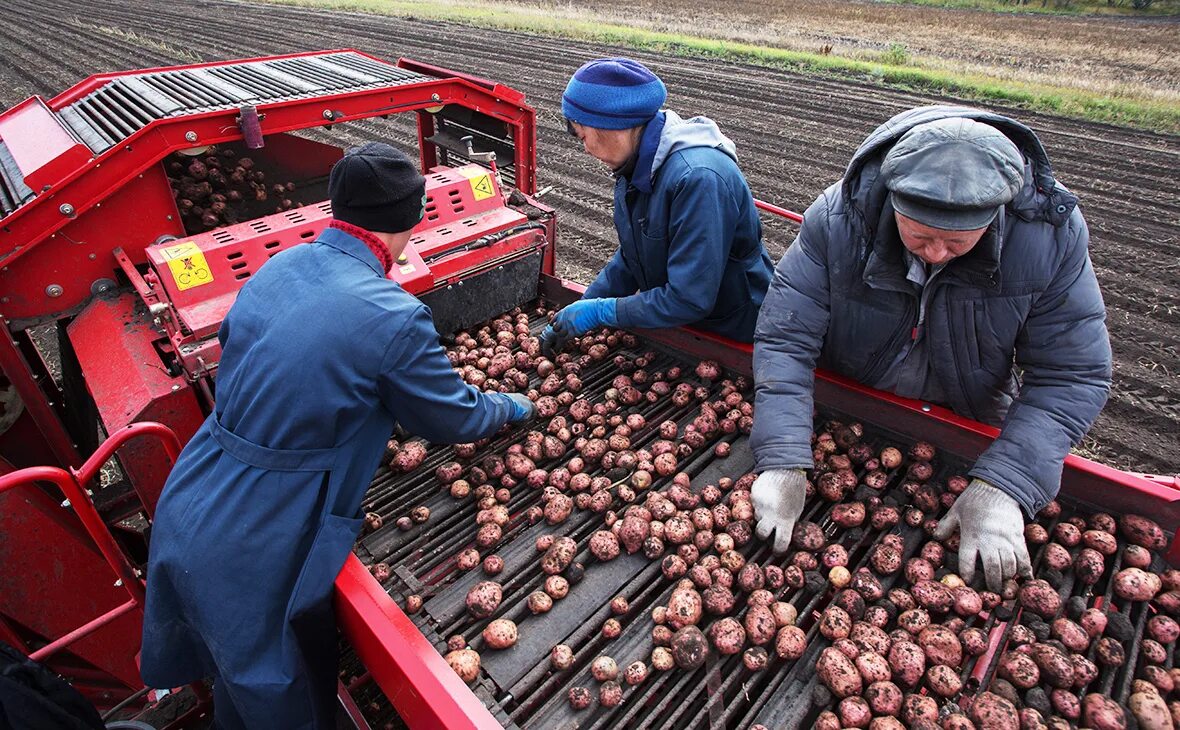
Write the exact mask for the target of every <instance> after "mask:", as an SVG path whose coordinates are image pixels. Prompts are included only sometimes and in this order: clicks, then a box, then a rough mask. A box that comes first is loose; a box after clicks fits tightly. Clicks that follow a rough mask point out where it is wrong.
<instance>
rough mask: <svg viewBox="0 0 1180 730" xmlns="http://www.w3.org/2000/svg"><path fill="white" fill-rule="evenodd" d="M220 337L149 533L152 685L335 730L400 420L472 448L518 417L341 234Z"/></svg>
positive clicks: (259, 294)
mask: <svg viewBox="0 0 1180 730" xmlns="http://www.w3.org/2000/svg"><path fill="white" fill-rule="evenodd" d="M219 337H220V339H221V343H222V347H223V353H222V359H221V363H220V365H219V372H218V377H217V393H216V397H217V405H216V409H215V412H214V413H213V414H211V415H210V416H209V418H208V419H207V420H206V421H205V423H204V424H203V425H202V426H201V428H200V429H199V430H198V431H197V433H196V435H195V436H194V437H193V439H192V441H190V442H189V444H188V445H187V446H186V447H185V449H184V451H183V453H182V454H181V456H180V459H179V461H178V462H177V464H176V467H175V468H174V469H173V470H172V473H171V475H170V476H169V478H168V482H167V484H166V485H165V487H164V491H163V494H162V495H161V498H160V503H159V505H158V507H157V511H156V518H155V522H154V524H153V528H152V540H151V549H150V556H149V561H148V581H147V592H148V595H147V606H146V610H145V616H144V637H143V657H142V673H143V677H144V681H145V682H146V683H147V684H148V685H150V686H153V687H176V686H180V685H182V684H185V683H187V682H191V681H193V680H196V679H199V678H202V677H210V676H216V677H217V678H218V680H219V691H218V702H217V704H218V707H217V720H218V722H219V724H220V725H224V726H227V727H238V726H243V727H251V728H255V727H282V728H304V727H307V728H311V727H316V728H319V727H334V724H333V721H332V718H333V712H332V702H333V697H334V692H335V682H336V632H335V622H334V618H333V615H332V610H331V603H330V600H329V599H330V597H331V591H332V584H333V581H334V580H335V577H336V574H337V573H338V572H339V570H340V568H341V566H342V565H343V564H344V560H345V558H346V557H347V555H348V553H349V551H350V550H351V549H352V546H353V543H354V542H355V540H356V538H357V535H358V533H359V531H360V527H361V519H360V515H359V509H360V505H361V499H362V497H363V496H364V493H365V490H366V488H367V487H368V485H369V482H370V480H371V478H372V476H373V473H374V472H375V471H376V469H377V465H378V463H379V461H380V459H381V457H382V454H383V453H384V449H385V444H386V441H387V440H388V439H389V435H390V433H391V432H392V431H393V427H394V423H395V421H396V422H398V423H400V424H401V425H402V426H403V427H404V428H406V429H407V430H409V431H411V432H413V433H416V434H418V435H420V436H423V437H425V438H426V439H428V440H430V441H435V442H444V443H450V442H466V441H474V440H476V439H479V438H483V437H485V436H488V435H490V434H492V433H494V432H495V431H496V430H497V429H499V428H500V426H501V425H503V424H504V423H505V422H506V421H507V420H508V419H509V417H510V416H511V414H512V413H513V406H512V404H511V401H509V400H508V398H507V397H506V396H503V395H500V394H492V395H485V394H481V393H479V392H477V391H476V390H475V389H474V388H472V387H470V386H468V385H466V384H465V383H463V382H462V381H461V380H460V379H459V377H458V376H457V375H456V374H455V372H454V371H453V370H452V369H451V366H450V364H449V363H448V362H447V358H446V356H445V354H444V353H443V350H442V348H441V347H440V345H439V342H438V334H437V333H436V332H435V330H434V325H433V323H432V321H431V318H430V312H429V310H427V308H426V307H425V306H424V305H423V304H422V303H421V302H419V301H418V300H417V299H415V298H414V297H412V296H410V295H409V294H407V293H406V292H405V291H404V290H403V289H402V288H401V287H400V286H398V285H397V284H396V283H394V282H392V281H390V280H388V279H386V278H385V276H384V275H383V272H382V271H381V266H380V264H379V263H378V261H377V257H376V256H375V255H374V254H373V253H372V252H371V251H370V250H369V249H368V248H367V247H366V246H365V245H364V243H362V242H361V241H359V240H357V239H356V238H354V237H352V236H350V235H348V234H346V233H344V232H342V231H338V230H335V229H328V230H326V231H325V232H324V233H323V234H322V235H321V236H320V237H319V239H318V240H317V241H316V242H314V243H312V244H309V245H304V246H296V247H294V248H292V249H290V250H287V251H284V252H283V253H280V254H278V255H277V256H275V257H274V258H273V259H272V260H271V261H269V262H267V263H266V265H264V266H263V267H262V268H261V269H260V270H259V271H258V272H257V273H256V274H255V275H254V276H253V277H251V279H250V280H249V281H248V282H247V283H246V285H245V286H244V287H243V288H242V290H241V292H240V293H239V295H238V298H237V301H236V302H235V304H234V306H233V307H232V308H231V309H230V311H229V314H228V315H227V316H226V319H225V322H224V323H223V324H222V327H221V331H220V332H219ZM226 698H228V699H226Z"/></svg>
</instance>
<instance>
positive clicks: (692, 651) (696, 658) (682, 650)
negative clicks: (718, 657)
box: [653, 626, 709, 669]
mask: <svg viewBox="0 0 1180 730" xmlns="http://www.w3.org/2000/svg"><path fill="white" fill-rule="evenodd" d="M671 652H672V660H673V661H674V662H675V663H676V666H678V667H680V668H681V669H696V668H697V667H699V666H701V665H702V664H704V663H705V658H706V657H707V656H708V654H709V642H708V641H707V640H706V639H705V635H704V634H703V633H701V630H700V629H698V628H697V627H696V626H685V627H684V628H682V629H680V630H679V631H677V632H676V633H675V635H673V636H672V646H671ZM653 662H654V652H653Z"/></svg>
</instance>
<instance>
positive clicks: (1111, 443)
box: [0, 0, 1180, 471]
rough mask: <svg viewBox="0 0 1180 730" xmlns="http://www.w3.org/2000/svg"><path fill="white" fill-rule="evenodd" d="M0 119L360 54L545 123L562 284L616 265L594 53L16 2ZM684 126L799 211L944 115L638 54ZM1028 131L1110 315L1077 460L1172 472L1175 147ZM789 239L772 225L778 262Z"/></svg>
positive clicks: (837, 85)
mask: <svg viewBox="0 0 1180 730" xmlns="http://www.w3.org/2000/svg"><path fill="white" fill-rule="evenodd" d="M0 39H2V42H3V47H4V49H5V53H4V57H5V58H4V62H3V63H2V64H0V104H3V105H11V104H13V103H15V102H17V101H20V100H21V99H23V98H24V97H26V96H28V95H29V94H42V95H45V96H52V95H53V94H55V93H57V92H58V91H61V90H62V89H64V88H66V87H68V86H69V85H71V84H73V83H75V82H76V81H78V80H81V79H82V78H84V77H85V76H87V75H88V74H91V73H96V72H101V71H115V70H124V69H135V68H142V67H148V66H160V65H170V64H175V63H191V62H194V61H198V60H204V61H212V60H220V59H229V58H242V57H250V56H259V55H265V54H272V53H288V52H294V51H303V50H313V49H321V48H339V47H354V48H358V49H360V50H363V51H366V52H368V53H372V54H374V55H377V56H381V57H385V58H391V59H392V58H396V57H398V56H409V57H413V58H416V59H420V60H423V61H428V62H431V63H434V64H437V65H441V66H447V67H451V68H455V69H459V70H463V71H468V72H473V73H476V74H478V75H481V76H484V77H487V78H491V79H495V80H497V81H500V82H503V83H506V84H508V85H511V86H514V87H516V88H519V89H521V90H523V91H524V92H526V93H527V94H528V97H529V99H530V101H531V103H532V104H533V105H534V106H536V107H537V109H538V111H539V117H540V119H539V130H538V135H539V149H540V166H541V173H540V183H539V184H540V186H542V187H544V186H553V190H552V192H550V193H549V195H548V196H547V198H546V202H548V203H549V204H550V205H552V206H554V207H555V208H557V209H558V211H559V212H560V214H561V217H560V232H561V238H560V241H561V248H560V249H559V252H558V256H559V261H560V267H561V273H562V274H563V275H565V276H567V277H570V278H574V279H579V280H582V281H587V280H589V278H590V277H592V276H593V274H594V272H595V271H596V270H597V269H598V267H599V266H600V265H601V264H602V263H603V262H604V261H605V260H606V257H607V256H608V255H609V254H610V253H611V251H612V250H613V248H614V245H615V244H614V235H613V230H612V228H611V222H610V179H609V177H608V176H607V174H606V172H605V170H604V169H602V168H601V166H600V165H598V163H597V162H595V161H594V160H592V159H590V158H589V157H587V156H586V155H584V154H583V153H582V151H581V149H580V147H579V146H578V145H577V144H576V143H575V142H574V141H573V140H572V139H570V138H569V137H568V136H567V135H566V133H565V126H564V123H563V122H562V120H561V116H560V95H561V90H562V88H563V87H564V85H565V82H566V79H567V78H568V76H569V74H570V73H571V72H572V71H573V70H574V69H575V68H576V67H577V66H578V65H579V64H581V63H582V62H583V61H585V60H587V59H589V58H593V57H597V56H603V55H620V54H624V53H627V51H625V50H622V49H618V48H612V47H609V46H603V45H598V44H592V43H577V42H571V41H567V40H555V39H549V38H542V37H536V36H530V35H526V34H518V33H507V32H500V31H485V30H480V29H477V28H469V27H461V26H453V25H440V24H436V23H424V22H420V21H413V20H401V19H393V18H386V17H379V16H371V15H363V14H356V13H344V12H327V11H319V10H308V9H301V8H295V7H283V6H274V5H263V4H251V3H238V2H225V1H220V0H205V1H201V2H193V3H181V4H174V5H173V4H167V5H166V4H163V3H158V2H144V1H143V0H129V1H127V2H118V3H115V2H109V1H106V2H80V1H78V0H58V1H57V2H54V3H52V5H47V4H43V3H35V2H31V1H30V0H10V2H8V3H6V4H5V9H4V12H3V13H0ZM630 55H633V56H635V57H637V58H639V59H640V60H642V61H643V62H644V63H647V64H648V65H650V66H651V67H652V68H653V69H654V70H656V71H657V73H659V74H660V75H661V76H662V77H663V78H664V80H665V81H666V83H667V84H668V87H669V88H670V90H671V97H670V99H669V106H670V107H671V108H674V109H676V110H678V111H679V112H680V113H681V114H685V115H689V114H705V115H707V116H710V117H712V118H713V119H715V120H716V121H717V122H718V124H720V125H721V128H722V129H723V130H724V131H725V132H726V133H727V134H729V135H730V136H731V137H732V138H733V139H734V140H735V142H736V143H737V146H738V151H739V155H740V157H741V160H742V166H743V168H744V170H745V172H746V175H747V177H748V178H749V180H750V184H751V187H753V189H754V191H755V194H756V195H758V196H759V197H761V198H763V199H766V200H769V201H771V202H775V203H778V204H780V205H784V206H786V207H790V208H793V209H797V210H802V209H803V208H806V207H807V205H808V204H809V203H810V202H811V201H812V200H813V199H814V198H815V196H816V195H817V194H818V193H819V192H820V191H821V190H822V189H823V188H824V187H826V186H827V185H828V184H830V183H831V182H833V181H835V180H836V179H838V178H839V177H840V175H841V173H842V171H843V168H844V165H845V164H846V162H847V160H848V158H849V157H850V155H851V154H852V152H853V151H854V150H855V148H856V146H857V144H858V143H859V141H860V140H861V139H862V138H863V137H864V136H865V135H866V134H867V133H868V132H869V131H871V130H872V129H873V128H874V127H875V126H877V125H878V124H879V123H880V122H882V121H883V120H885V119H887V118H888V117H890V116H891V115H893V114H895V113H896V112H898V111H901V110H903V109H906V108H908V107H911V106H916V105H921V104H930V103H939V102H950V101H953V100H950V99H945V98H937V97H932V96H928V95H922V94H916V93H907V92H904V91H897V90H888V89H881V88H876V87H873V86H871V85H868V84H861V83H857V82H852V81H843V80H838V79H831V78H822V77H812V76H803V75H798V74H791V73H786V72H780V71H771V70H767V69H763V68H757V67H753V66H745V65H738V64H730V63H718V62H715V61H709V60H693V59H684V58H678V57H669V56H659V55H653V54H649V53H633V54H630ZM999 110H1000V111H1007V113H1010V114H1012V115H1013V116H1016V117H1017V118H1019V119H1021V120H1023V121H1025V122H1027V123H1028V124H1030V125H1031V126H1032V127H1033V128H1034V129H1035V130H1036V131H1037V132H1038V133H1039V134H1040V135H1041V139H1042V140H1043V141H1044V143H1045V145H1046V146H1047V148H1048V150H1049V154H1050V157H1051V159H1052V160H1053V162H1054V168H1055V170H1056V171H1057V174H1058V176H1059V178H1060V179H1061V180H1062V181H1063V182H1064V183H1065V184H1066V185H1068V186H1069V187H1070V188H1071V189H1073V190H1074V191H1075V192H1077V193H1078V194H1079V195H1080V197H1081V200H1082V204H1083V210H1084V211H1085V214H1086V218H1087V220H1088V221H1089V224H1090V231H1091V236H1092V240H1091V256H1092V258H1093V261H1094V265H1095V268H1096V269H1097V271H1098V277H1099V281H1100V282H1101V284H1102V288H1103V293H1104V295H1105V297H1106V304H1107V308H1108V322H1109V325H1110V330H1111V339H1112V343H1113V346H1114V352H1115V368H1114V369H1115V384H1114V390H1113V392H1112V394H1111V399H1110V402H1109V404H1108V405H1107V407H1106V410H1105V411H1104V413H1103V415H1102V416H1101V418H1100V419H1099V421H1098V423H1097V425H1096V426H1095V427H1094V430H1093V431H1092V433H1091V438H1090V439H1088V440H1087V442H1086V444H1085V445H1084V446H1085V451H1086V453H1087V454H1088V455H1090V456H1092V457H1095V458H1098V459H1099V460H1101V461H1104V462H1106V463H1110V464H1112V465H1115V466H1119V467H1123V468H1132V469H1137V470H1146V471H1175V470H1176V469H1177V468H1178V467H1180V289H1178V288H1177V286H1176V282H1177V280H1178V279H1180V199H1178V197H1177V194H1176V183H1177V170H1180V138H1177V137H1174V136H1166V135H1157V134H1152V133H1150V132H1141V131H1132V130H1127V129H1121V128H1116V127H1110V126H1105V125H1101V124H1094V123H1087V122H1079V121H1073V120H1065V119H1060V118H1056V117H1052V116H1046V115H1040V114H1029V113H1024V112H1021V111H1017V110H1003V109H999ZM334 137H335V139H336V140H337V141H340V142H354V141H357V140H360V139H366V138H380V139H386V140H390V141H393V142H395V143H399V144H401V145H403V146H407V147H408V146H410V145H412V144H414V136H413V134H412V133H411V130H410V128H409V127H407V126H405V125H404V123H402V122H396V121H394V122H389V123H387V122H371V123H364V124H357V125H353V126H351V127H349V128H348V129H347V130H341V131H340V132H334ZM793 236H794V231H793V229H792V228H791V227H789V226H786V225H782V224H778V223H772V224H771V225H769V226H768V228H767V245H768V247H769V248H770V251H771V254H772V256H774V257H775V259H776V260H777V258H778V257H779V256H780V255H781V254H782V252H783V250H784V249H785V248H786V247H787V246H788V245H789V244H790V243H791V240H792V239H793Z"/></svg>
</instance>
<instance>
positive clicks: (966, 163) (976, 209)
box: [881, 117, 1024, 231]
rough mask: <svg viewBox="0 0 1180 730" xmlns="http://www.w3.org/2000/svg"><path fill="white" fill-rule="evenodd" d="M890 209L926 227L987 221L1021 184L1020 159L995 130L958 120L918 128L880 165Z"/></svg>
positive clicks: (965, 227) (955, 227) (963, 227)
mask: <svg viewBox="0 0 1180 730" xmlns="http://www.w3.org/2000/svg"><path fill="white" fill-rule="evenodd" d="M881 178H882V179H883V180H884V181H885V186H886V187H887V188H889V191H890V192H891V193H893V196H892V199H893V208H894V210H896V211H897V212H899V213H901V214H902V215H904V216H905V217H907V218H912V219H913V220H916V221H918V222H919V223H922V224H925V225H928V226H930V227H932V228H939V229H942V230H947V231H970V230H974V229H977V228H983V227H984V226H986V225H988V224H989V223H991V222H992V220H993V219H994V218H995V217H996V214H997V213H999V211H1000V208H1002V207H1003V206H1004V205H1006V204H1007V203H1008V202H1009V201H1011V200H1012V198H1014V197H1015V196H1016V193H1018V192H1020V188H1021V186H1022V185H1023V184H1024V157H1023V156H1022V155H1021V154H1020V150H1018V149H1017V148H1016V145H1015V144H1013V143H1012V140H1010V139H1008V138H1007V137H1006V136H1004V133H1003V132H1001V131H1000V130H998V129H996V128H995V127H993V126H991V125H988V124H983V123H981V122H976V121H974V120H971V119H964V118H962V117H953V118H950V119H939V120H937V121H933V122H927V123H926V124H919V125H918V126H916V127H914V128H913V129H911V130H909V131H908V132H906V133H905V134H904V135H902V137H901V139H899V140H898V141H897V143H896V144H894V145H893V148H892V149H890V150H889V152H888V154H886V155H885V160H884V161H883V162H882V163H881Z"/></svg>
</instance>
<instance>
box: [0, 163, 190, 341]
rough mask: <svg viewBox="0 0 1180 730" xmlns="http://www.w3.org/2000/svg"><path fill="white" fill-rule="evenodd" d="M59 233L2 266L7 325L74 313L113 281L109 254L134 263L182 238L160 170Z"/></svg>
mask: <svg viewBox="0 0 1180 730" xmlns="http://www.w3.org/2000/svg"><path fill="white" fill-rule="evenodd" d="M54 214H55V215H56V216H57V217H58V218H60V219H62V220H65V221H66V222H67V225H65V226H64V227H63V228H62V229H61V230H60V231H58V232H57V233H53V234H50V235H49V236H48V237H47V238H46V239H45V240H44V241H43V243H42V244H41V245H36V246H33V247H31V248H29V249H28V252H27V253H26V254H25V255H24V256H23V257H21V259H20V261H19V262H14V263H11V264H8V265H6V266H0V292H2V294H3V296H2V298H0V311H3V314H4V316H5V317H6V318H7V319H8V320H10V326H19V325H21V324H23V323H26V322H28V323H32V322H40V321H47V320H49V319H52V318H56V317H59V316H62V315H64V314H68V313H71V312H74V311H76V310H77V309H78V308H79V307H80V306H82V305H83V304H85V302H86V301H87V300H89V299H90V298H91V296H93V293H94V290H96V289H98V288H100V287H102V286H103V285H104V283H108V282H109V283H110V284H113V283H114V282H115V281H116V273H115V272H116V271H117V270H118V268H119V266H118V263H117V262H116V261H115V258H114V256H113V255H112V251H113V250H114V249H115V248H118V247H122V248H123V249H124V250H125V251H126V252H127V254H128V256H129V257H130V258H131V260H132V261H133V262H135V263H137V264H138V263H143V262H144V255H143V250H144V248H145V247H146V246H147V245H149V244H151V243H153V242H154V241H156V240H157V239H158V238H160V237H161V236H165V235H171V236H178V235H183V233H184V227H183V226H182V225H181V222H180V215H179V214H178V212H177V210H176V203H175V202H174V201H173V198H172V192H171V191H170V189H169V187H168V180H167V177H166V175H165V174H164V169H163V166H162V165H159V164H156V165H152V166H150V167H148V168H147V169H145V170H143V171H142V172H140V173H138V174H136V175H134V176H132V177H131V179H130V180H128V181H126V183H125V184H124V185H123V187H121V188H119V189H118V190H115V191H112V193H111V194H110V195H109V196H107V197H106V198H105V199H104V200H102V202H101V207H96V208H92V209H91V210H89V211H86V212H84V213H80V214H78V215H77V216H76V217H75V218H74V219H73V220H70V219H67V218H65V217H64V216H62V215H61V214H60V213H57V212H56V210H54ZM2 235H3V234H2V233H0V237H2Z"/></svg>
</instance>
